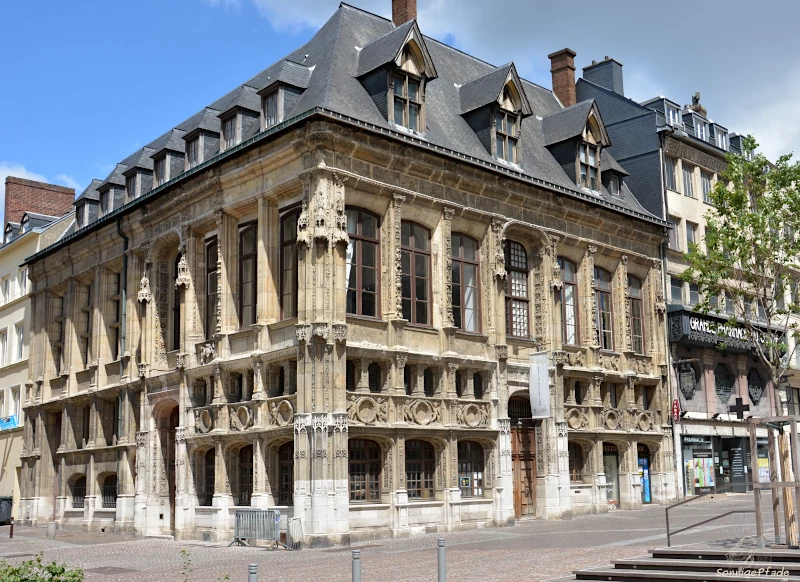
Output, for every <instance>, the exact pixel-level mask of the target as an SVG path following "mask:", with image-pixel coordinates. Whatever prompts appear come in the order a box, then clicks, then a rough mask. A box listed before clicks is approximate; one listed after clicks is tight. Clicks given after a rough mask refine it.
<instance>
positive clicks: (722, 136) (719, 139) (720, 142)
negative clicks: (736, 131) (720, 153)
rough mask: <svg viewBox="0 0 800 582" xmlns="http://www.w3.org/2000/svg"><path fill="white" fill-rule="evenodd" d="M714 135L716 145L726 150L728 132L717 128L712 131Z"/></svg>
mask: <svg viewBox="0 0 800 582" xmlns="http://www.w3.org/2000/svg"><path fill="white" fill-rule="evenodd" d="M714 137H715V138H716V139H715V141H716V143H717V147H718V148H720V149H722V150H725V151H727V150H728V134H727V133H725V132H724V131H720V130H719V129H717V130H716V131H715V132H714Z"/></svg>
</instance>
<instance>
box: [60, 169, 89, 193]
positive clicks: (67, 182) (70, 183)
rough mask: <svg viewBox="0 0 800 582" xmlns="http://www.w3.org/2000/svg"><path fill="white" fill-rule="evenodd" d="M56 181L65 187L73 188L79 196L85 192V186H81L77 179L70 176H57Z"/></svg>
mask: <svg viewBox="0 0 800 582" xmlns="http://www.w3.org/2000/svg"><path fill="white" fill-rule="evenodd" d="M56 180H58V181H59V182H61V183H62V184H64V186H66V187H67V188H72V189H73V190H75V192H76V193H78V194H80V192H81V191H82V190H83V186H81V185H80V184H79V183H78V181H77V180H76V179H75V178H73V177H72V176H70V175H68V174H59V175H58V176H56Z"/></svg>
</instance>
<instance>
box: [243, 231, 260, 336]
mask: <svg viewBox="0 0 800 582" xmlns="http://www.w3.org/2000/svg"><path fill="white" fill-rule="evenodd" d="M255 322H256V224H255V223H251V224H248V225H245V226H242V227H240V228H239V325H240V327H242V328H244V327H248V326H250V325H253V324H254V323H255Z"/></svg>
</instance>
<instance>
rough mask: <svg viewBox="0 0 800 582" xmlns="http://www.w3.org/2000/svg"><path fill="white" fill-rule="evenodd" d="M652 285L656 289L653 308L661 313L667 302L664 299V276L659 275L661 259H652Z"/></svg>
mask: <svg viewBox="0 0 800 582" xmlns="http://www.w3.org/2000/svg"><path fill="white" fill-rule="evenodd" d="M653 269H654V272H653V287H654V288H655V290H656V300H655V310H656V313H658V314H660V315H663V314H664V313H666V312H667V303H666V300H665V299H664V277H663V276H662V275H661V259H653Z"/></svg>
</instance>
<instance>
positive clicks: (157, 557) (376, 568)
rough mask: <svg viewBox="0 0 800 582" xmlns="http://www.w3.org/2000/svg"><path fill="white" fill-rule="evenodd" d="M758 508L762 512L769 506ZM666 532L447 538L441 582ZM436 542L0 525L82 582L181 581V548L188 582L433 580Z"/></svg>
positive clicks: (640, 543) (641, 524) (537, 524)
mask: <svg viewBox="0 0 800 582" xmlns="http://www.w3.org/2000/svg"><path fill="white" fill-rule="evenodd" d="M767 501H768V499H767ZM752 503H753V498H752V495H733V496H728V497H721V498H718V499H714V500H711V501H700V502H696V503H690V504H688V505H687V506H685V507H681V508H678V509H677V510H675V513H674V515H673V514H672V513H671V516H670V517H671V523H672V526H673V528H680V527H683V526H685V525H689V524H691V523H696V522H699V521H702V520H704V519H708V518H710V517H712V516H715V515H720V514H722V513H725V512H727V511H731V510H735V509H752V507H753V505H752ZM765 505H766V507H767V508H768V507H769V503H767V504H765ZM765 523H767V524H771V523H772V521H771V516H765ZM754 524H755V517H754V515H752V514H744V515H743V514H735V515H731V516H728V517H726V518H723V519H722V520H720V521H717V522H714V523H712V524H709V525H706V526H701V527H700V528H698V529H697V530H693V531H692V532H690V533H687V534H683V535H680V536H678V537H676V538H675V539H674V540H673V545H675V544H682V543H690V542H692V543H693V542H707V541H711V540H718V539H732V538H742V537H745V536H751V535H753V534H754V533H755V525H754ZM665 531H666V530H665V525H664V508H663V507H661V506H650V507H647V508H645V509H643V510H639V511H614V512H611V513H609V514H607V515H597V516H586V517H580V518H576V519H573V520H564V521H538V520H530V521H522V522H520V523H518V524H517V525H516V526H515V527H512V528H485V529H477V530H472V531H468V532H459V533H447V534H444V535H443V537H445V538H446V540H447V572H448V580H458V581H460V582H463V581H472V580H476V581H478V580H492V581H494V580H496V581H514V582H518V581H520V580H524V581H529V580H530V581H540V580H548V579H551V578H557V577H562V576H566V575H568V574H570V573H571V572H572V571H573V570H575V569H578V568H583V567H588V566H593V565H603V564H607V563H609V562H610V561H611V560H614V559H618V558H626V557H634V556H639V555H643V554H645V553H646V552H647V550H648V548H653V547H661V546H665V545H666V537H665ZM769 531H771V529H770V530H769ZM437 537H440V536H439V535H438V534H427V535H421V536H416V537H413V538H411V539H400V540H392V539H387V540H377V541H374V542H366V543H360V544H354V545H353V546H351V547H337V548H329V549H314V550H301V551H296V552H290V551H285V550H273V551H268V550H265V549H263V548H239V547H233V548H227V547H225V546H224V545H223V544H210V543H201V542H194V541H192V542H172V541H167V540H161V539H140V538H132V537H126V536H117V535H114V534H102V533H92V534H87V533H83V532H73V531H59V532H58V535H57V536H56V538H55V539H48V538H46V537H45V531H44V530H43V529H42V528H26V527H17V528H16V530H15V536H14V539H13V540H9V539H8V527H3V528H0V557H2V558H3V559H8V560H15V561H16V560H24V559H26V558H27V557H29V556H30V555H32V554H35V553H36V552H39V551H43V552H44V558H45V560H46V561H52V560H55V561H57V562H59V563H61V562H66V563H67V564H68V565H70V566H80V567H82V568H84V570H85V571H86V580H87V582H93V581H99V580H113V581H120V582H122V581H124V582H138V581H146V580H158V581H160V582H171V581H173V580H174V581H182V580H184V576H183V573H182V572H183V566H184V560H185V557H184V555H183V554H182V553H181V551H182V550H186V552H188V557H189V559H190V561H191V564H190V569H191V572H189V576H188V580H190V581H192V582H195V581H196V582H210V581H216V580H222V579H226V578H224V575H225V574H228V575H229V576H230V580H231V581H232V582H244V581H246V580H247V564H250V563H256V564H258V567H259V574H260V577H259V580H261V581H272V580H287V581H298V582H299V581H309V582H310V581H320V582H323V581H324V582H334V581H341V582H344V581H349V580H350V579H351V570H350V566H351V553H350V550H351V549H361V560H362V579H363V580H364V582H371V581H384V580H386V581H398V582H400V581H403V582H412V581H432V580H436V538H437Z"/></svg>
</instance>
